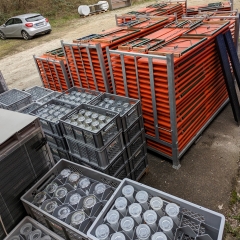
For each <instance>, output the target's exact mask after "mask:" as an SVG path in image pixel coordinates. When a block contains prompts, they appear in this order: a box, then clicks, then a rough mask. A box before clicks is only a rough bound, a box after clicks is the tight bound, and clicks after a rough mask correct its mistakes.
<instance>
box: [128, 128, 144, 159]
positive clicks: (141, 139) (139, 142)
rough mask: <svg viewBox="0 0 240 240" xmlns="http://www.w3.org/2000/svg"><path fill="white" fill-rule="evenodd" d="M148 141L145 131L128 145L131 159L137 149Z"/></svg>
mask: <svg viewBox="0 0 240 240" xmlns="http://www.w3.org/2000/svg"><path fill="white" fill-rule="evenodd" d="M145 141H146V139H145V132H144V129H142V131H141V132H140V133H139V134H138V135H137V136H136V137H135V138H134V139H133V140H132V141H131V142H130V143H129V144H128V145H127V154H128V158H129V159H130V158H131V157H132V156H133V154H134V153H135V152H136V151H137V149H138V148H139V147H140V146H141V145H142V144H143V143H144V142H145Z"/></svg>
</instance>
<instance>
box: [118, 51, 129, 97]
mask: <svg viewBox="0 0 240 240" xmlns="http://www.w3.org/2000/svg"><path fill="white" fill-rule="evenodd" d="M120 59H121V65H122V75H123V82H124V90H125V96H126V97H128V96H129V95H128V86H127V76H126V69H125V62H124V54H121V53H120Z"/></svg>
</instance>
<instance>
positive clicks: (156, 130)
mask: <svg viewBox="0 0 240 240" xmlns="http://www.w3.org/2000/svg"><path fill="white" fill-rule="evenodd" d="M148 69H149V78H150V87H151V95H152V110H153V117H154V128H155V136H156V138H157V139H159V131H158V114H157V103H156V95H155V84H154V75H153V62H152V58H151V57H150V58H149V59H148Z"/></svg>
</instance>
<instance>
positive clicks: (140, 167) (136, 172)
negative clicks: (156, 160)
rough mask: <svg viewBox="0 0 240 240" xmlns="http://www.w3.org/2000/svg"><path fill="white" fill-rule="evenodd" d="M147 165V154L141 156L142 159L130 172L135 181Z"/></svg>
mask: <svg viewBox="0 0 240 240" xmlns="http://www.w3.org/2000/svg"><path fill="white" fill-rule="evenodd" d="M147 167H148V159H147V154H146V155H145V156H144V157H143V158H142V160H141V161H140V162H139V164H138V165H137V166H136V168H135V169H134V170H133V171H132V172H131V175H132V179H133V180H135V181H139V180H140V178H141V177H142V175H143V174H144V172H146V169H147Z"/></svg>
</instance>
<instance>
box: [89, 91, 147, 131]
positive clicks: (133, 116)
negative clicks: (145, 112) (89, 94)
mask: <svg viewBox="0 0 240 240" xmlns="http://www.w3.org/2000/svg"><path fill="white" fill-rule="evenodd" d="M108 99H109V100H113V101H115V103H116V102H119V104H120V102H121V103H122V104H124V103H129V104H130V105H131V107H130V108H129V109H128V110H127V111H126V112H125V111H124V110H122V111H121V112H120V117H121V122H122V126H123V131H125V130H127V128H129V127H130V126H131V125H132V124H133V123H134V122H135V121H136V120H137V119H138V118H139V117H140V116H141V115H142V114H141V105H140V101H139V100H137V99H133V98H128V97H122V96H117V95H114V94H110V93H103V94H102V95H101V96H99V97H97V98H96V99H95V100H93V101H92V103H91V104H92V105H95V106H99V107H102V108H105V107H107V109H110V110H111V109H112V111H117V107H116V106H115V105H114V104H110V103H109V100H108ZM120 108H122V109H124V108H123V107H122V105H121V106H120ZM119 111H120V109H119Z"/></svg>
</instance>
